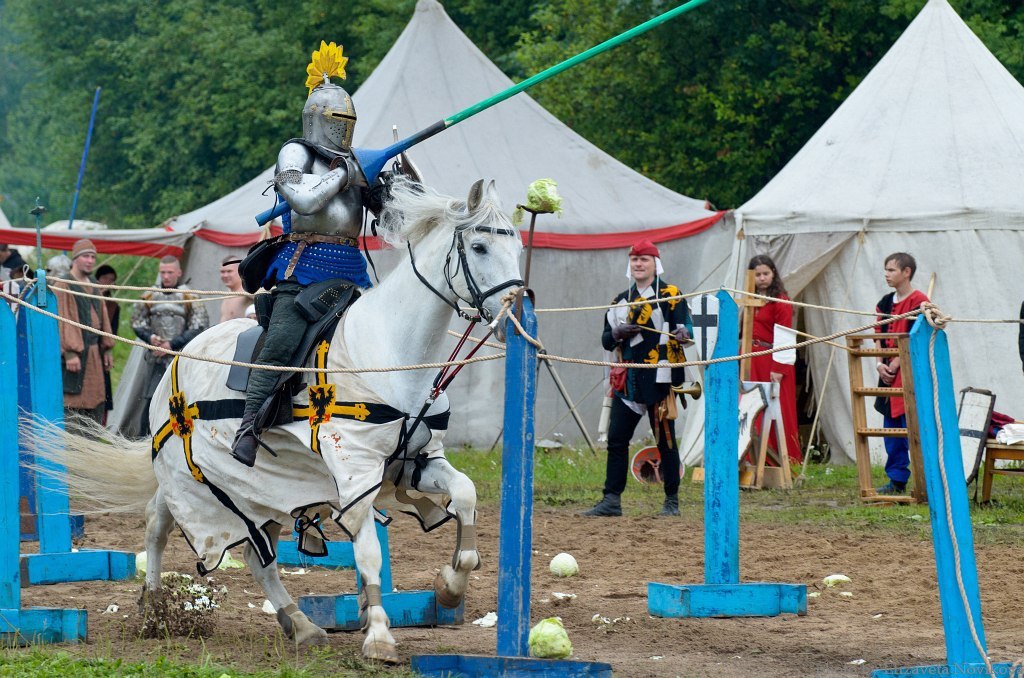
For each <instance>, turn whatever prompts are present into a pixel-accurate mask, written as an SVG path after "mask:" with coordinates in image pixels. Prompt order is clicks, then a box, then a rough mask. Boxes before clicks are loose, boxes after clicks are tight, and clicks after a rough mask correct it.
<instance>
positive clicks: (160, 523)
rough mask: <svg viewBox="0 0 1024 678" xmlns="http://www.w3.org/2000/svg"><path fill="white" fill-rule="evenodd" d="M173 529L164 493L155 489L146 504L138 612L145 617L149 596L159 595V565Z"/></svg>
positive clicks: (159, 489)
mask: <svg viewBox="0 0 1024 678" xmlns="http://www.w3.org/2000/svg"><path fill="white" fill-rule="evenodd" d="M173 529H174V516H172V515H171V510H170V509H169V508H167V502H166V501H164V491H163V490H162V489H161V488H159V487H157V490H156V494H154V495H153V498H152V499H150V500H149V503H148V504H146V584H145V586H143V587H142V597H141V598H140V599H139V612H141V613H142V615H143V617H145V616H146V615H147V607H148V603H149V598H150V596H153V595H159V592H160V572H161V571H162V568H161V563H162V561H163V557H164V549H165V548H167V538H168V537H169V536H170V534H171V530H173Z"/></svg>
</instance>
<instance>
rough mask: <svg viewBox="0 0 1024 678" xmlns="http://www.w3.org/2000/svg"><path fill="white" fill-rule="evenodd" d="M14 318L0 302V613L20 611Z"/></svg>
mask: <svg viewBox="0 0 1024 678" xmlns="http://www.w3.org/2000/svg"><path fill="white" fill-rule="evenodd" d="M14 331H15V330H14V314H12V313H11V309H10V308H9V307H8V306H7V302H6V301H0V384H4V388H0V431H5V432H6V433H4V434H2V435H0V610H17V609H18V608H19V607H21V577H20V572H19V558H20V551H21V545H20V542H21V519H20V517H19V512H20V511H19V508H18V499H19V497H20V495H21V492H20V490H19V482H18V436H17V434H15V433H13V432H14V431H17V430H18V392H17V390H16V389H13V388H11V387H10V385H11V384H14V383H17V379H18V354H17V346H16V345H15V342H13V341H11V339H12V338H13V337H14Z"/></svg>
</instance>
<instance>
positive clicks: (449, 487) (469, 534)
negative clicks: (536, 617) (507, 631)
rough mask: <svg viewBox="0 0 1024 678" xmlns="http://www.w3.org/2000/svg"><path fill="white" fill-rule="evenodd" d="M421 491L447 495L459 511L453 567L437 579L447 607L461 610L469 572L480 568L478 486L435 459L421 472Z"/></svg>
mask: <svg viewBox="0 0 1024 678" xmlns="http://www.w3.org/2000/svg"><path fill="white" fill-rule="evenodd" d="M407 475H409V474H407ZM417 489H418V490H419V491H420V492H427V493H430V494H434V493H441V494H447V495H448V496H449V497H451V499H452V503H451V505H450V506H449V510H454V511H455V519H456V520H457V521H458V541H457V543H456V546H455V554H454V555H453V556H452V564H451V565H448V564H445V565H444V566H442V567H441V571H440V572H439V573H438V575H437V578H436V579H435V580H434V592H435V594H436V595H437V602H438V603H439V604H441V605H442V606H443V607H448V608H454V607H458V606H459V604H460V603H462V600H463V598H465V596H466V588H467V587H468V585H469V573H470V572H472V571H473V570H479V569H480V553H479V552H478V551H477V548H476V486H475V485H473V481H472V480H470V479H469V476H467V475H466V474H465V473H463V472H461V471H459V470H457V469H456V468H455V467H454V466H452V465H451V464H450V463H449V462H448V460H447V459H444V458H441V457H438V458H434V459H431V460H430V463H428V464H427V465H426V468H424V469H423V471H422V472H421V475H420V482H419V487H418V488H417Z"/></svg>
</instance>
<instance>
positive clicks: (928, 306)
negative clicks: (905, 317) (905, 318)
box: [921, 301, 953, 330]
mask: <svg viewBox="0 0 1024 678" xmlns="http://www.w3.org/2000/svg"><path fill="white" fill-rule="evenodd" d="M921 312H922V313H923V314H924V318H925V320H927V321H928V324H929V325H931V326H932V327H933V328H934V329H937V330H943V329H945V328H946V324H947V323H949V321H951V320H952V319H953V316H951V315H946V314H945V313H943V312H942V309H940V308H939V307H938V305H936V304H933V303H932V302H930V301H925V302H922V304H921Z"/></svg>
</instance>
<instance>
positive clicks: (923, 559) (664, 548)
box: [23, 508, 1024, 676]
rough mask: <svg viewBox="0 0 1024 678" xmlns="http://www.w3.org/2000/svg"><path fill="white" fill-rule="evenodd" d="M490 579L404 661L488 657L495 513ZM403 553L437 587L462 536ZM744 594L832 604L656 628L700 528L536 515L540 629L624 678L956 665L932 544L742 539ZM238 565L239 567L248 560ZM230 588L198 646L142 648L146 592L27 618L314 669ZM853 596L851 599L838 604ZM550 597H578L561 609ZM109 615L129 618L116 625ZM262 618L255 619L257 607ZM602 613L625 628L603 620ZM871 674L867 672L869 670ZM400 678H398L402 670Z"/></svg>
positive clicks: (997, 650) (350, 637)
mask: <svg viewBox="0 0 1024 678" xmlns="http://www.w3.org/2000/svg"><path fill="white" fill-rule="evenodd" d="M480 523H481V527H480V534H481V553H482V556H483V559H484V565H483V568H482V569H481V570H480V571H478V572H476V573H474V576H473V579H472V586H471V589H470V591H469V594H468V596H467V600H466V611H465V616H466V624H465V625H463V626H460V627H450V628H436V629H396V630H395V631H394V635H395V637H396V639H397V641H398V643H399V652H400V653H401V655H402V658H403V660H405V662H406V663H405V664H404V666H405V667H406V668H407V667H408V658H409V656H410V655H413V654H421V653H453V652H457V653H470V654H489V655H493V654H494V651H495V636H496V631H495V629H494V628H481V627H479V626H474V625H472V624H470V623H469V622H471V621H472V620H475V619H478V618H480V617H482V616H483V615H484V614H486V613H487V612H490V611H493V610H495V609H496V602H495V601H496V596H497V590H496V589H497V575H496V564H497V531H498V528H497V526H498V517H497V515H496V511H489V510H484V511H482V513H481V521H480ZM391 534H392V537H391V552H392V558H393V562H394V564H395V565H394V580H395V585H396V587H398V588H399V589H422V588H428V587H429V586H430V583H431V582H432V580H433V578H434V574H435V572H436V571H437V567H438V566H439V565H440V564H441V563H443V562H445V561H447V560H448V559H449V558H450V551H451V548H452V543H453V539H454V528H453V527H449V526H445V527H443V528H441V529H439V530H437V531H436V532H435V533H433V534H429V535H423V534H422V533H421V532H420V531H419V528H418V526H417V525H416V524H415V521H412V520H411V519H398V520H396V521H395V522H394V523H393V526H392V532H391ZM741 534H742V546H741V572H742V579H743V581H775V582H785V583H805V584H807V585H808V591H809V592H812V591H820V597H818V598H812V599H810V600H809V605H808V614H807V616H804V617H797V616H792V615H789V616H782V617H776V618H764V619H690V620H686V619H657V618H652V617H650V616H649V615H648V614H647V598H646V588H647V582H649V581H660V582H665V583H678V584H683V583H700V582H702V581H703V532H702V525H701V524H700V523H699V522H697V521H695V520H694V519H692V518H687V517H685V516H684V517H683V518H682V519H665V518H650V517H626V518H620V519H587V518H583V517H579V516H577V515H575V513H574V512H573V511H571V510H569V509H550V508H538V510H537V511H536V512H535V514H534V544H535V549H536V550H535V556H534V562H533V573H532V597H531V601H532V618H533V619H532V620H533V621H534V622H536V621H537V620H539V619H541V618H543V617H548V616H555V615H557V616H560V617H561V618H562V619H563V621H564V623H565V627H566V629H567V630H568V633H569V637H570V639H571V640H572V643H573V647H574V650H575V652H574V655H573V658H574V659H578V660H591V661H604V662H609V663H610V664H611V665H612V667H613V668H614V671H615V674H616V675H621V676H704V675H709V676H710V675H715V676H733V675H735V676H740V675H743V676H749V675H762V676H832V675H867V674H868V673H869V672H870V670H871V669H873V668H879V667H891V666H910V665H920V664H931V663H939V662H941V661H943V659H944V656H945V648H944V643H943V635H942V621H941V617H940V609H939V598H938V594H937V588H936V579H935V567H934V560H933V555H932V546H931V542H930V541H923V540H914V541H907V539H906V538H905V537H900V536H898V535H894V534H891V533H887V532H882V531H875V532H869V531H864V530H860V531H854V530H850V529H849V528H844V529H843V530H841V531H840V530H838V529H833V528H829V527H817V526H794V525H779V526H772V525H765V524H763V523H762V524H758V523H754V524H747V523H744V525H743V527H742V531H741ZM86 535H87V536H86V538H85V539H84V541H83V543H82V545H83V546H86V547H104V548H114V549H120V550H132V551H139V550H141V549H142V546H143V543H142V535H143V520H142V519H141V518H136V517H125V516H111V515H106V516H90V517H89V518H88V520H87V526H86ZM560 551H567V552H569V553H572V554H573V555H574V556H575V557H576V559H577V560H578V561H579V564H580V574H579V575H578V576H576V577H572V578H568V579H559V578H556V577H554V576H553V575H551V574H550V573H549V571H548V563H549V561H550V558H551V557H552V556H553V555H555V554H556V553H558V552H560ZM977 554H978V568H979V574H980V580H981V596H982V605H983V609H984V616H985V618H984V621H985V631H986V634H987V640H988V648H989V652H990V655H991V656H992V657H993V659H996V660H1000V661H1006V660H1014V659H1020V658H1024V632H1022V624H1021V618H1022V616H1024V557H1022V554H1021V553H1020V551H1019V550H1018V549H1015V548H1012V547H1008V546H1001V545H987V544H986V545H980V546H978V549H977ZM235 555H237V556H240V554H239V553H236V554H235ZM166 561H167V562H166V569H173V570H177V571H179V572H187V573H195V568H194V559H193V557H192V553H191V551H189V549H188V547H187V545H186V544H185V541H184V540H183V539H182V538H181V537H180V535H176V536H175V537H173V538H172V540H171V546H170V549H169V554H168V556H167V558H166ZM833 573H843V574H846V575H847V576H849V577H850V578H851V579H852V582H851V583H850V584H849V585H847V586H845V587H844V588H843V589H825V588H824V587H823V586H822V585H821V584H820V582H821V579H822V577H824V576H826V575H829V574H833ZM213 576H214V579H215V580H216V583H217V585H218V586H220V585H226V586H227V588H228V594H227V599H226V602H225V604H224V605H223V607H222V609H221V610H219V611H218V613H217V614H218V621H217V630H216V632H215V634H214V635H213V636H212V637H211V638H207V639H205V640H204V641H202V642H200V641H198V640H188V639H164V640H140V639H139V638H138V635H137V631H135V630H134V626H133V625H134V624H135V622H136V620H135V618H134V617H135V609H136V601H137V599H138V595H139V591H140V588H141V582H140V581H137V580H135V581H126V582H90V583H82V584H59V585H53V586H41V587H32V588H29V589H26V590H25V593H24V600H23V604H24V605H26V606H28V605H42V606H54V607H82V608H85V609H87V610H88V611H89V644H87V645H85V646H82V647H80V648H79V649H77V650H75V652H78V653H82V654H85V655H101V656H108V657H109V656H114V657H123V658H125V659H129V660H140V659H155V658H156V657H160V656H165V657H169V658H172V659H175V660H180V661H184V662H189V661H195V660H198V659H201V658H202V657H203V652H206V653H209V655H210V657H211V658H212V659H213V660H214V661H216V662H218V663H219V664H221V665H223V666H231V667H234V668H235V669H238V670H246V669H254V670H273V669H276V668H277V667H279V666H280V665H281V658H282V656H284V657H288V656H290V657H291V658H292V661H293V662H294V663H295V665H301V664H302V658H303V653H304V652H308V650H300V651H299V652H298V653H295V652H293V651H291V650H290V649H289V648H288V644H287V643H286V642H285V641H283V640H282V638H281V636H280V634H279V633H278V630H277V624H276V622H275V620H274V617H273V616H272V615H268V614H265V613H263V612H261V611H260V609H259V608H260V606H261V605H262V603H263V600H264V597H263V594H262V593H261V592H260V591H259V589H258V587H257V586H256V585H255V582H254V581H253V579H252V578H251V577H250V576H249V574H248V573H247V571H246V570H226V571H218V572H217V573H215V574H214V575H213ZM285 584H286V586H288V588H289V590H290V591H291V592H292V594H293V595H296V596H297V595H301V594H305V593H337V592H342V591H351V590H352V588H353V577H352V574H351V572H348V571H340V572H326V571H310V572H309V573H307V574H303V575H285ZM840 590H845V591H849V592H851V593H852V594H853V596H852V597H843V596H840V595H839V591H840ZM553 592H563V593H574V594H576V596H577V597H576V598H575V599H573V600H570V601H568V602H561V603H559V602H558V601H557V600H554V599H553V597H552V595H551V594H552V593H553ZM111 603H113V604H116V605H118V606H119V607H120V609H119V611H118V612H117V613H107V614H104V613H103V610H105V609H107V607H108V605H110V604H111ZM250 604H252V605H254V606H255V607H250ZM595 614H598V615H601V616H602V617H606V618H608V619H618V621H616V622H614V623H612V624H610V625H609V624H601V623H598V622H594V621H592V618H593V617H594V615H595ZM329 642H330V644H331V646H332V647H334V648H337V649H338V650H339V651H341V652H345V653H350V654H352V655H353V656H354V655H355V654H356V653H357V651H358V648H359V645H360V643H361V636H360V635H357V634H348V633H339V634H332V635H331V638H330V641H329ZM861 660H863V661H861ZM400 669H401V667H399V670H400Z"/></svg>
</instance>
